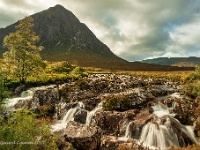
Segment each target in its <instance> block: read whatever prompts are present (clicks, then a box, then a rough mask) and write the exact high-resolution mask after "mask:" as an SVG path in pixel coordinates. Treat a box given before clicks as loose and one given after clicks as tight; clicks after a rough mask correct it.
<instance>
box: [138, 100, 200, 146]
mask: <svg viewBox="0 0 200 150" xmlns="http://www.w3.org/2000/svg"><path fill="white" fill-rule="evenodd" d="M152 108H153V109H154V115H155V116H154V119H153V120H152V121H150V122H148V123H147V124H146V125H145V126H144V127H143V129H142V132H141V135H140V139H139V141H140V142H141V143H143V145H144V146H146V147H148V148H150V149H159V150H166V149H168V148H169V147H172V146H174V147H178V146H186V143H185V141H184V136H187V138H189V139H190V141H192V142H193V143H197V142H196V139H195V136H194V133H193V131H191V129H189V128H188V127H186V126H184V125H182V124H181V123H180V122H179V121H178V120H177V119H175V118H173V115H171V114H169V110H168V109H167V107H166V106H165V105H163V104H158V105H155V106H153V107H152ZM183 134H184V135H183ZM180 142H181V143H180Z"/></svg>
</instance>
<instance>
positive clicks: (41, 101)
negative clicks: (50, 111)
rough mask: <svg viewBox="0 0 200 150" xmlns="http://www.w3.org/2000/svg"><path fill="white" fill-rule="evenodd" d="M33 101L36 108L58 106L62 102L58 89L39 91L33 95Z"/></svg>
mask: <svg viewBox="0 0 200 150" xmlns="http://www.w3.org/2000/svg"><path fill="white" fill-rule="evenodd" d="M33 101H34V103H35V104H36V106H43V105H53V104H58V103H59V102H60V99H59V93H58V90H57V89H56V88H54V89H46V90H38V91H36V92H35V94H34V95H33Z"/></svg>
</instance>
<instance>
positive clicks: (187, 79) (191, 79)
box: [185, 73, 200, 83]
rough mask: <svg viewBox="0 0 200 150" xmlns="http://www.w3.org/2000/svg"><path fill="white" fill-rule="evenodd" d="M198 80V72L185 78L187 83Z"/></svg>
mask: <svg viewBox="0 0 200 150" xmlns="http://www.w3.org/2000/svg"><path fill="white" fill-rule="evenodd" d="M196 80H200V76H199V75H198V74H196V73H191V74H189V75H188V76H187V77H186V79H185V81H186V82H187V83H192V82H194V81H196Z"/></svg>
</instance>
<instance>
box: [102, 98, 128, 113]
mask: <svg viewBox="0 0 200 150" xmlns="http://www.w3.org/2000/svg"><path fill="white" fill-rule="evenodd" d="M103 108H104V110H106V111H111V110H120V111H125V110H128V109H130V108H131V99H129V98H128V97H127V96H125V95H111V96H108V97H106V98H105V102H104V103H103Z"/></svg>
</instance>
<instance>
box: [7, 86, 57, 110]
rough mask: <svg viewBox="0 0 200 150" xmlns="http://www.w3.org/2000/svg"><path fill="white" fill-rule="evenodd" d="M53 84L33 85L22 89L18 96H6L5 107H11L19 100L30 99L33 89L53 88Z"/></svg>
mask: <svg viewBox="0 0 200 150" xmlns="http://www.w3.org/2000/svg"><path fill="white" fill-rule="evenodd" d="M53 87H55V85H49V86H40V87H34V88H30V89H28V90H26V91H23V92H22V93H21V95H20V97H15V98H8V99H7V100H6V101H7V102H6V107H7V108H12V107H13V106H15V105H16V104H17V103H18V102H19V101H27V100H31V99H32V97H33V95H34V93H35V91H37V90H45V89H47V88H53Z"/></svg>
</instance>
